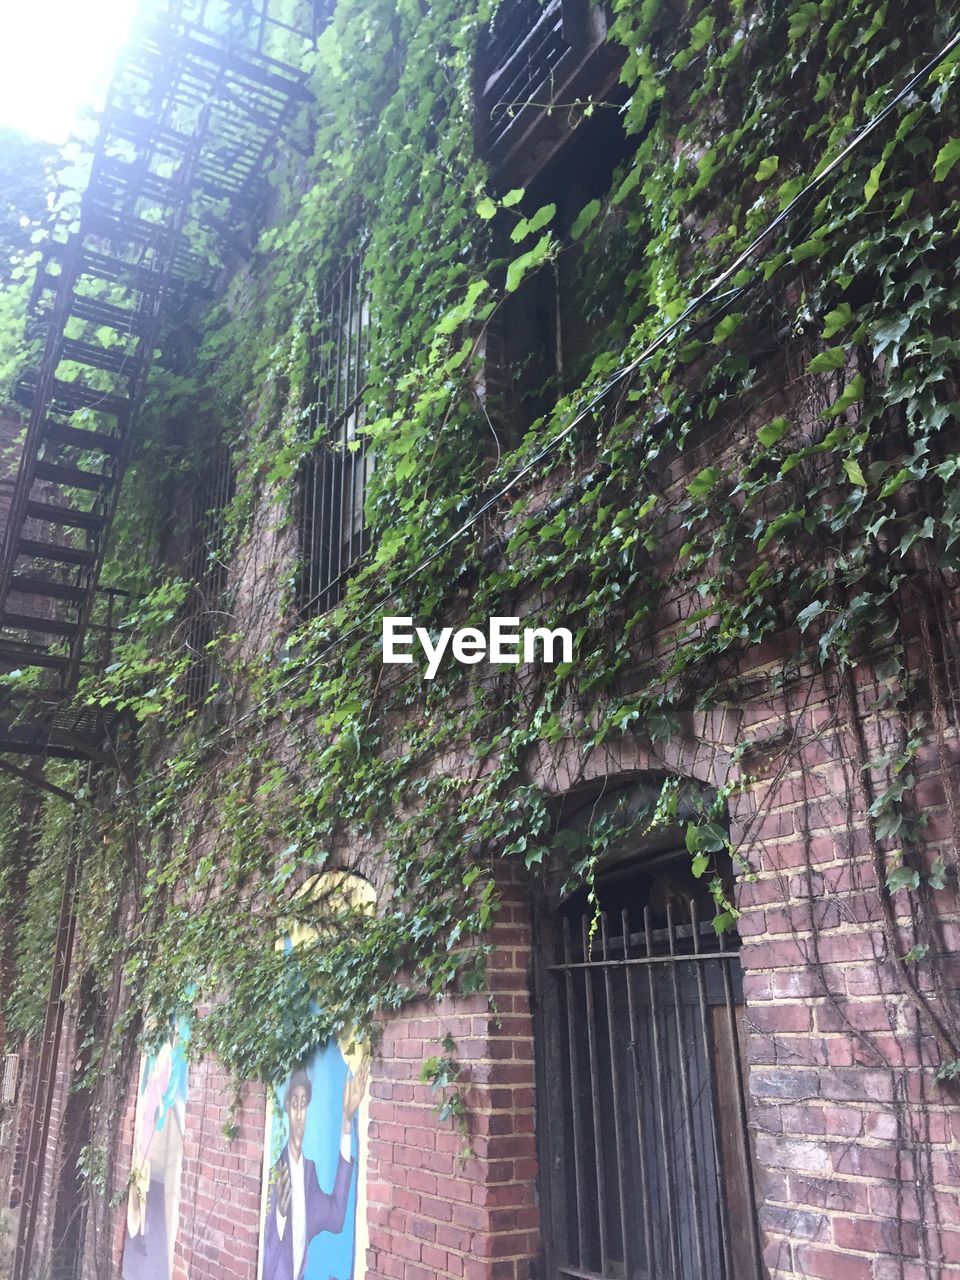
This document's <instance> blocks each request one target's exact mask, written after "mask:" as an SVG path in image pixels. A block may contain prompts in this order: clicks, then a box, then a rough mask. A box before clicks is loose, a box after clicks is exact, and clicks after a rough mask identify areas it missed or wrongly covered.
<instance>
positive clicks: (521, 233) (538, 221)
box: [510, 204, 557, 244]
mask: <svg viewBox="0 0 960 1280" xmlns="http://www.w3.org/2000/svg"><path fill="white" fill-rule="evenodd" d="M556 212H557V206H556V205H555V204H545V205H542V206H541V207H540V208H539V209H538V210H537V211H536V213H535V214H534V215H533V216H532V217H530V218H521V219H520V221H519V222H518V223H517V225H516V226H515V227H514V228H513V230H512V231H511V232H510V239H511V240H512V241H513V243H514V244H519V242H520V241H521V240H526V238H527V236H532V235H534V234H535V232H537V231H541V230H542V229H543V228H544V227H545V226H546V225H547V223H548V222H550V221H551V219H552V218H553V215H554V214H555V213H556Z"/></svg>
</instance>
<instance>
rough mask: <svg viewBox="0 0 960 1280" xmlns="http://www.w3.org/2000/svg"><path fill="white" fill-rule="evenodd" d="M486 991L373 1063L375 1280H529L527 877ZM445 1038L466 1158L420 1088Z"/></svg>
mask: <svg viewBox="0 0 960 1280" xmlns="http://www.w3.org/2000/svg"><path fill="white" fill-rule="evenodd" d="M502 893H503V906H502V908H501V910H500V913H499V918H498V921H497V923H496V925H495V926H494V928H493V932H492V939H491V940H492V943H493V952H492V954H491V956H490V960H489V968H488V976H489V990H490V995H491V997H492V1000H493V1002H494V1003H495V1006H496V1010H495V1011H493V1010H492V1009H491V1003H490V1001H489V1000H488V999H487V998H486V997H484V996H470V997H456V996H447V997H444V998H443V1000H441V1001H440V1002H432V1003H427V1002H424V1003H422V1004H421V1005H419V1006H418V1007H416V1008H414V1009H409V1010H406V1011H404V1012H403V1013H402V1014H400V1015H398V1016H397V1017H395V1018H394V1019H392V1020H391V1022H390V1023H389V1024H388V1026H387V1028H386V1031H385V1034H384V1036H383V1039H382V1041H381V1043H380V1045H379V1049H378V1054H377V1057H376V1059H375V1061H374V1064H373V1073H372V1080H371V1086H370V1091H371V1102H370V1134H369V1140H370V1164H369V1169H370V1173H369V1181H368V1187H367V1200H368V1205H369V1224H370V1250H369V1258H368V1264H369V1265H368V1271H367V1277H368V1280H381V1278H383V1280H434V1277H439V1276H451V1277H458V1278H459V1277H463V1278H464V1280H526V1278H527V1277H528V1276H529V1275H530V1270H531V1264H532V1262H533V1260H534V1259H535V1258H536V1257H537V1254H538V1252H539V1225H540V1213H539V1209H538V1207H537V1197H536V1178H537V1159H536V1144H535V1135H534V1064H533V1024H532V1019H531V1010H530V994H529V993H530V974H529V970H530V941H531V939H530V908H529V897H528V891H527V889H526V887H525V882H524V878H523V877H522V876H519V875H518V876H517V877H516V878H515V879H511V880H510V881H509V882H508V883H506V884H504V885H503V887H502ZM447 1034H449V1035H450V1036H452V1037H453V1039H454V1041H455V1042H456V1050H455V1057H456V1058H457V1060H458V1061H459V1062H460V1063H461V1065H462V1068H463V1081H464V1086H465V1087H464V1094H465V1099H466V1102H467V1105H468V1108H469V1114H470V1134H469V1145H470V1149H471V1154H470V1155H468V1156H467V1157H466V1158H463V1156H462V1147H463V1139H462V1138H461V1137H460V1135H459V1134H458V1133H456V1132H455V1131H454V1129H453V1127H452V1125H451V1123H450V1122H449V1121H440V1120H439V1118H438V1115H437V1102H438V1098H437V1095H436V1094H435V1093H434V1092H433V1091H432V1089H431V1088H430V1086H429V1085H426V1084H420V1083H419V1075H420V1069H421V1066H422V1064H423V1062H424V1060H425V1059H426V1058H428V1057H430V1056H432V1055H435V1054H439V1053H441V1052H442V1050H441V1048H440V1041H441V1040H442V1038H443V1037H444V1035H447Z"/></svg>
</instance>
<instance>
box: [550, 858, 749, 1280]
mask: <svg viewBox="0 0 960 1280" xmlns="http://www.w3.org/2000/svg"><path fill="white" fill-rule="evenodd" d="M597 897H598V902H599V911H595V908H594V905H593V904H592V903H589V902H588V901H587V899H586V895H585V894H581V895H578V896H577V897H576V898H573V899H571V900H568V901H567V902H566V903H564V904H563V906H562V907H561V908H560V910H559V911H558V912H555V913H553V914H552V917H551V919H550V920H549V922H548V924H547V930H546V934H547V936H546V939H545V941H546V942H547V946H548V949H550V950H552V955H550V956H549V957H548V962H547V963H546V964H545V965H544V970H543V973H542V977H541V988H542V991H541V995H542V1000H541V1025H540V1028H539V1030H540V1038H539V1053H538V1057H539V1060H540V1061H539V1070H540V1080H541V1091H540V1098H541V1114H540V1117H539V1121H538V1132H539V1134H540V1139H541V1143H540V1145H541V1169H542V1175H543V1176H544V1178H545V1180H546V1187H545V1191H546V1194H547V1201H548V1206H549V1212H548V1216H547V1221H548V1222H549V1224H550V1229H549V1238H548V1241H547V1247H548V1251H549V1254H550V1255H551V1257H552V1264H553V1265H552V1272H553V1274H556V1275H561V1276H573V1277H580V1278H581V1280H601V1278H603V1280H688V1278H689V1277H691V1276H696V1277H697V1280H763V1277H764V1276H765V1274H766V1273H765V1270H764V1267H763V1262H762V1255H761V1246H760V1240H759V1234H758V1229H757V1197H756V1192H755V1188H754V1181H753V1170H752V1158H751V1150H750V1139H749V1133H748V1129H747V1102H746V1094H745V1074H746V1073H745V1066H744V1059H743V1044H744V1031H743V994H742V981H741V971H740V962H739V954H738V939H737V937H736V935H735V934H731V933H729V932H728V933H725V934H723V935H721V936H719V937H718V936H717V935H716V933H715V931H714V929H713V924H712V919H713V914H714V909H713V905H712V901H711V899H710V896H709V892H707V891H706V889H705V886H704V884H703V882H702V881H698V880H695V879H694V878H693V876H692V874H691V873H690V859H689V855H688V854H687V853H686V851H685V850H683V849H682V847H681V848H680V849H679V850H676V851H673V850H671V851H668V852H666V853H661V854H659V855H658V856H657V857H656V858H655V859H653V860H650V861H647V862H646V863H644V864H643V865H640V866H638V865H637V863H636V862H634V863H633V865H632V867H628V868H623V867H621V868H618V871H617V873H616V874H615V875H614V874H611V875H610V876H608V877H601V878H600V880H599V881H598V885H597Z"/></svg>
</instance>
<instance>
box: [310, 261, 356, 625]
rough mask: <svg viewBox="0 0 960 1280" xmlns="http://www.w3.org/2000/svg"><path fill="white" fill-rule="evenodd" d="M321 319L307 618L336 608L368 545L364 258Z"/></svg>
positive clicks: (321, 305)
mask: <svg viewBox="0 0 960 1280" xmlns="http://www.w3.org/2000/svg"><path fill="white" fill-rule="evenodd" d="M317 315H318V323H317V327H316V331H315V334H314V337H313V340H312V349H311V353H310V358H311V374H310V385H311V387H312V403H311V405H310V410H309V419H308V423H307V430H308V431H309V434H310V439H311V440H312V441H313V446H312V448H311V451H310V453H309V454H308V455H307V457H306V458H305V459H304V461H303V463H302V466H301V471H300V485H299V490H300V500H299V512H298V517H299V518H298V538H299V576H298V583H297V602H298V606H299V610H300V614H301V616H302V617H304V618H310V617H314V616H316V615H318V614H322V613H325V612H326V611H327V610H328V609H332V608H333V606H334V605H335V604H337V602H338V601H339V600H340V598H341V596H342V595H343V592H344V589H345V586H346V582H347V579H348V577H349V574H350V572H351V571H352V570H353V569H354V568H355V566H356V564H357V562H358V560H359V559H360V557H361V556H362V555H363V554H364V552H365V551H366V549H367V547H368V545H369V534H368V531H367V528H366V525H365V522H364V512H363V507H364V499H365V497H366V489H367V480H368V478H369V476H370V473H371V471H372V467H373V456H372V454H371V453H370V452H369V451H368V450H367V447H366V440H365V437H364V436H363V435H362V434H361V432H360V428H361V427H362V425H363V395H364V391H365V389H366V382H367V368H368V358H369V350H370V306H369V301H368V298H367V291H366V284H365V280H364V275H363V266H362V261H361V258H360V257H359V256H354V257H352V258H351V259H350V260H349V261H348V262H347V265H346V266H345V267H344V268H343V269H342V270H341V271H340V273H339V274H338V275H337V276H336V277H335V278H334V279H333V281H332V282H331V283H329V284H327V285H325V286H324V287H323V288H322V289H321V291H320V294H319V296H318V299H317Z"/></svg>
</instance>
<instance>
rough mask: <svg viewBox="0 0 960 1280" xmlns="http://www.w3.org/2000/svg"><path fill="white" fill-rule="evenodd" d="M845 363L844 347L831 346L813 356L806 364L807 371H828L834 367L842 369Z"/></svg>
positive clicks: (845, 351) (845, 353)
mask: <svg viewBox="0 0 960 1280" xmlns="http://www.w3.org/2000/svg"><path fill="white" fill-rule="evenodd" d="M846 363H847V350H846V347H831V348H830V349H829V350H828V351H821V352H820V354H819V355H817V356H814V357H813V359H812V360H811V361H810V363H809V364H808V365H807V373H830V372H831V371H832V370H834V369H842V368H843V366H844V365H845V364H846Z"/></svg>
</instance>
